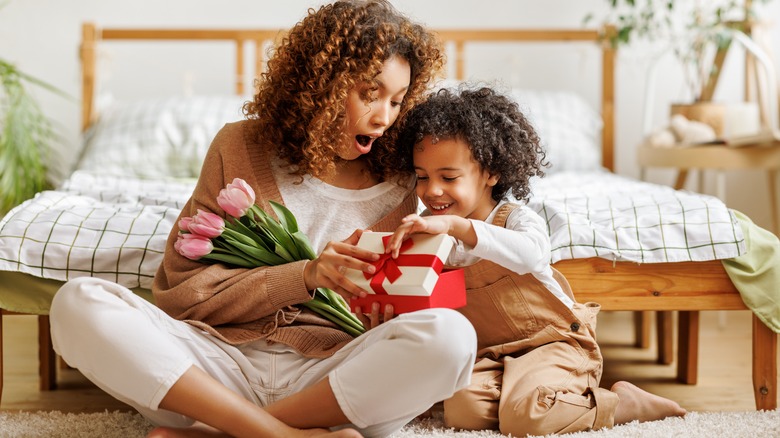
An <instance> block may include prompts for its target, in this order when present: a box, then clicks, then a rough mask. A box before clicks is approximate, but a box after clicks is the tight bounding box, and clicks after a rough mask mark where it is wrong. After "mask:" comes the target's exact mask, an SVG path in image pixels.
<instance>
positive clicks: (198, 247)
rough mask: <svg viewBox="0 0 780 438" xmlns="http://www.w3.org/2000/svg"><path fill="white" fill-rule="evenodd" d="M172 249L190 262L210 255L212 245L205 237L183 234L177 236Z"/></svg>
mask: <svg viewBox="0 0 780 438" xmlns="http://www.w3.org/2000/svg"><path fill="white" fill-rule="evenodd" d="M173 248H174V249H175V250H176V252H178V253H179V254H181V255H183V256H184V257H187V258H188V259H190V260H198V259H200V258H201V257H203V256H204V255H206V254H209V253H211V251H212V250H213V249H214V245H212V243H211V239H209V238H208V237H206V236H201V235H198V234H188V233H183V234H179V237H178V238H177V239H176V243H174V244H173Z"/></svg>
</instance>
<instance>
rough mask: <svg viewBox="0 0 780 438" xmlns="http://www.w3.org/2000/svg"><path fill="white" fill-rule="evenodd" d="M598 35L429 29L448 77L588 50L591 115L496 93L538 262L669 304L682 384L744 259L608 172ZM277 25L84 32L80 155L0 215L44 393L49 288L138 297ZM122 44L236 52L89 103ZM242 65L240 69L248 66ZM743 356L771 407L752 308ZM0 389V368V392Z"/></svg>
mask: <svg viewBox="0 0 780 438" xmlns="http://www.w3.org/2000/svg"><path fill="white" fill-rule="evenodd" d="M606 31H609V30H608V29H607V30H606ZM602 32H603V30H583V29H578V30H456V29H446V30H445V29H442V30H439V31H438V33H439V35H440V37H441V38H442V39H443V40H444V41H445V42H446V43H447V47H448V51H449V59H450V61H449V65H450V71H451V75H452V76H453V77H454V78H458V79H459V78H464V77H466V73H465V72H466V69H467V68H468V59H466V58H467V57H466V55H467V52H468V50H467V48H468V47H469V45H470V44H474V43H486V42H498V43H505V42H513V43H516V42H528V41H531V42H539V41H550V42H554V43H556V44H587V45H597V46H598V47H599V53H600V57H601V60H600V64H601V74H600V77H599V81H598V82H599V83H598V84H597V88H598V89H599V90H600V91H599V94H600V101H601V103H600V105H601V108H600V111H594V110H593V109H592V107H589V106H588V104H587V102H584V101H583V100H582V99H581V98H578V97H577V96H576V95H573V94H572V93H568V92H557V91H547V90H522V89H520V90H517V89H508V90H505V91H506V92H507V93H511V94H512V95H513V96H514V97H515V98H516V99H517V100H518V102H519V103H520V105H521V108H522V109H524V110H525V111H527V112H528V114H529V117H530V118H531V121H532V123H534V124H535V126H536V127H537V129H538V130H539V132H540V136H541V137H542V139H543V142H545V146H546V147H547V148H548V152H549V154H550V161H551V162H552V163H553V167H552V168H551V172H549V175H548V176H547V177H546V178H544V179H542V180H539V181H537V182H535V185H534V196H533V198H532V200H531V202H530V204H531V206H532V207H533V208H534V209H536V210H537V211H538V212H539V213H540V214H541V215H542V217H544V218H545V219H546V220H547V223H548V227H549V230H550V234H551V241H552V243H553V259H552V262H554V266H555V267H556V268H558V269H559V270H560V271H561V272H562V273H563V274H564V275H565V276H566V277H567V278H568V280H569V281H570V283H571V285H572V289H573V290H574V291H575V295H576V298H577V299H578V300H579V301H581V302H586V301H596V302H599V303H600V304H601V305H602V309H603V310H629V311H637V312H648V311H659V312H661V313H659V314H660V315H662V317H660V318H659V321H660V322H661V325H660V326H661V327H662V328H666V329H669V328H670V324H671V319H670V318H668V315H669V313H668V312H669V311H679V312H680V313H679V324H680V328H679V336H678V342H679V349H678V353H679V355H678V378H679V379H680V380H681V381H683V382H687V383H695V381H696V369H697V360H696V359H697V354H696V352H697V349H698V346H697V341H698V312H699V311H702V310H744V309H747V307H746V305H745V303H744V302H743V299H742V297H741V295H740V292H739V291H738V290H737V288H736V287H735V285H734V284H733V283H732V281H731V280H730V278H729V276H728V275H727V272H726V270H725V269H724V266H723V263H722V262H721V260H723V259H730V258H734V257H738V256H741V255H744V254H745V252H746V250H747V249H746V242H745V238H744V235H743V232H742V229H741V227H740V223H741V222H740V220H739V219H738V218H737V216H736V214H735V212H733V211H731V210H729V209H728V208H726V206H725V205H723V204H722V202H720V201H719V200H717V199H715V198H712V197H709V196H706V195H699V194H695V193H690V192H684V191H675V190H673V189H671V188H668V187H665V186H659V185H655V184H649V183H644V182H641V181H637V180H632V179H629V178H625V177H621V176H619V175H616V174H614V173H612V172H611V171H613V170H614V149H613V143H614V129H615V127H614V118H615V108H614V88H615V87H614V68H615V66H614V62H615V53H614V50H613V49H612V48H611V47H609V46H608V45H601V44H600V42H599V41H600V35H601V34H602ZM281 34H282V32H280V31H279V30H275V29H257V30H251V29H246V30H203V29H190V30H188V29H118V28H103V29H101V28H98V27H97V26H95V25H94V24H90V23H87V24H85V25H84V26H83V35H82V36H83V39H82V45H81V61H82V67H83V72H82V73H83V75H82V80H83V83H82V91H83V100H82V102H83V112H82V120H83V126H82V128H83V131H84V133H85V149H84V152H83V155H82V157H81V159H80V161H79V165H78V167H77V169H76V170H75V171H74V173H73V174H72V175H70V177H69V178H68V179H67V180H66V181H65V183H64V184H63V185H62V186H61V187H58V188H57V189H56V190H51V191H46V192H42V193H40V194H38V195H37V196H36V197H35V198H34V199H32V200H29V201H27V202H25V203H24V204H22V205H20V206H18V207H16V208H15V209H14V210H12V211H11V212H9V213H8V214H7V215H6V216H5V217H4V218H3V219H2V220H1V221H0V309H2V312H0V347H1V346H2V344H1V342H2V341H1V340H2V336H1V335H2V316H3V315H4V314H5V315H8V314H13V313H21V314H35V315H40V316H39V329H40V330H39V331H40V333H39V338H40V361H41V368H40V369H41V388H42V389H52V388H54V387H55V386H56V379H55V369H56V367H55V362H54V359H55V356H54V353H53V351H52V350H51V340H50V339H49V333H48V316H47V315H48V308H49V303H50V302H51V298H52V297H53V295H54V293H55V292H56V290H57V289H58V288H59V286H60V285H61V284H62V283H63V282H64V281H66V280H68V279H71V278H75V277H78V276H84V275H92V276H98V277H102V278H106V279H109V280H112V281H116V282H118V283H121V284H123V285H125V286H127V287H129V288H131V289H133V290H134V291H135V292H136V293H138V294H139V295H141V296H144V297H146V298H147V299H150V300H151V299H152V298H151V294H150V292H149V288H150V287H151V281H152V278H153V275H154V272H155V270H156V266H157V265H158V264H159V263H160V260H161V258H162V252H163V249H164V245H165V240H166V238H167V235H168V231H169V230H170V229H171V227H172V225H173V222H174V221H175V219H176V217H177V215H178V212H179V209H180V208H181V207H182V205H183V204H184V202H186V200H187V198H188V196H189V194H190V192H191V190H192V188H193V186H194V181H195V178H196V176H197V172H198V170H199V165H200V158H201V157H202V155H203V153H205V148H207V147H208V143H209V141H210V139H211V137H212V136H213V134H214V133H215V132H216V130H218V129H219V127H220V126H222V124H223V123H225V122H227V121H231V120H236V119H238V118H240V117H241V115H240V105H241V102H243V100H244V99H245V96H246V95H247V94H248V90H250V89H251V77H253V76H254V75H255V74H256V73H257V72H258V71H260V70H261V69H262V66H263V63H264V56H265V53H266V48H267V47H268V46H269V45H270V44H272V43H273V41H274V40H276V39H277V38H279V36H280V35H281ZM127 40H139V41H146V42H149V43H154V42H155V41H160V40H163V41H170V40H196V41H213V40H219V41H226V42H229V43H230V44H231V45H232V47H234V53H235V62H234V66H235V74H236V76H235V78H236V79H235V84H234V92H235V95H234V96H221V95H220V96H188V97H177V98H160V99H152V100H143V101H139V102H127V103H122V104H117V105H112V106H110V107H108V108H106V109H102V108H99V107H100V106H101V104H100V99H98V94H99V93H97V91H96V88H97V85H96V84H97V83H98V81H97V75H98V73H99V72H98V71H97V70H98V69H97V68H96V64H97V61H96V60H97V59H98V55H97V52H98V49H99V48H100V47H102V46H103V45H105V44H111V43H112V42H113V41H127ZM247 52H249V55H247ZM250 58H252V59H250ZM248 64H252V65H253V68H249V69H247V65H248ZM246 70H253V71H251V73H250V74H246V72H245V71H246ZM248 84H249V85H248ZM561 127H565V128H566V129H561ZM545 139H546V140H545ZM563 145H566V146H565V149H564V146H563ZM575 145H576V146H575ZM594 148H596V149H598V150H596V151H595V153H594V150H593V149H594ZM616 188H619V189H616ZM703 229H704V230H706V232H704V233H701V232H699V231H701V230H703ZM659 241H660V242H662V244H658V242H659ZM642 315H646V313H642ZM643 327H646V326H643ZM640 331H641V330H640ZM664 339H666V338H664ZM666 345H667V346H668V344H666ZM666 348H667V347H664V348H662V349H661V350H665V349H666ZM1 351H2V350H1V348H0V352H1ZM752 363H753V368H752V373H753V390H754V395H755V401H756V408H757V409H775V408H776V407H777V388H776V381H777V339H776V334H775V332H774V331H773V330H772V329H771V328H769V327H768V326H767V325H765V324H764V322H762V319H760V318H759V317H758V316H754V318H753V357H752ZM0 371H2V354H0ZM1 391H2V374H1V373H0V396H1V395H2V392H1Z"/></svg>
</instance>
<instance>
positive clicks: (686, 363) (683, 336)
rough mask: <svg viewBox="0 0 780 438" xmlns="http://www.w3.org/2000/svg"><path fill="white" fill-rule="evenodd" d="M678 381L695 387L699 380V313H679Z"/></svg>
mask: <svg viewBox="0 0 780 438" xmlns="http://www.w3.org/2000/svg"><path fill="white" fill-rule="evenodd" d="M677 325H678V330H679V333H678V340H677V381H679V382H681V383H687V384H688V385H695V384H696V382H697V381H698V380H699V311H680V312H678V322H677Z"/></svg>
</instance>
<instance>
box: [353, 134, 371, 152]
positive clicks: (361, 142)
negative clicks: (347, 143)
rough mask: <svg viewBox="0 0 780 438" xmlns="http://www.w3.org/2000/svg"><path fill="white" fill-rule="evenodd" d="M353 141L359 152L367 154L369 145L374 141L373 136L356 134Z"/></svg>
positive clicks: (369, 149)
mask: <svg viewBox="0 0 780 438" xmlns="http://www.w3.org/2000/svg"><path fill="white" fill-rule="evenodd" d="M355 141H356V143H357V149H358V151H360V153H361V154H367V153H368V152H369V151H371V145H372V144H373V143H374V137H370V136H368V135H362V134H358V135H356V136H355Z"/></svg>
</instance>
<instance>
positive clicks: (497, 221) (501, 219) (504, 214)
mask: <svg viewBox="0 0 780 438" xmlns="http://www.w3.org/2000/svg"><path fill="white" fill-rule="evenodd" d="M517 207H519V205H517V204H512V203H510V202H507V203H506V204H504V205H502V206H501V208H499V209H498V211H497V212H496V216H495V217H494V218H493V225H495V226H497V227H501V228H506V219H507V218H508V217H509V214H510V213H512V211H513V210H514V209H515V208H517Z"/></svg>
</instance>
